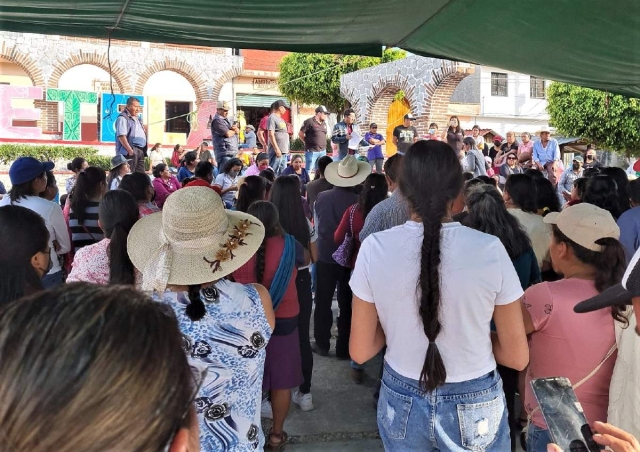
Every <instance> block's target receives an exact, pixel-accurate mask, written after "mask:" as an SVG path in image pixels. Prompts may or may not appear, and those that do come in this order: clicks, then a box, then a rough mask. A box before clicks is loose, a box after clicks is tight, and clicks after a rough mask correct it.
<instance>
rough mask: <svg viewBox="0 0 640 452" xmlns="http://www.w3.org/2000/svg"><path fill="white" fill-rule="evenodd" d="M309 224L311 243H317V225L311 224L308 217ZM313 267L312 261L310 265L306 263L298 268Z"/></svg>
mask: <svg viewBox="0 0 640 452" xmlns="http://www.w3.org/2000/svg"><path fill="white" fill-rule="evenodd" d="M307 225H308V226H309V243H315V242H317V241H318V231H317V230H316V228H315V226H313V224H311V222H310V221H309V219H308V218H307ZM308 268H311V263H309V265H305V266H304V267H298V270H305V269H308Z"/></svg>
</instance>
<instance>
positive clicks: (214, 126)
mask: <svg viewBox="0 0 640 452" xmlns="http://www.w3.org/2000/svg"><path fill="white" fill-rule="evenodd" d="M229 110H231V104H230V103H229V102H223V101H218V111H217V113H216V115H215V116H214V117H213V120H212V121H211V137H212V138H213V150H214V152H215V156H216V160H217V161H218V168H219V169H220V171H223V170H224V164H225V163H226V161H227V160H230V159H232V158H233V157H235V156H236V154H237V153H238V133H239V129H238V126H237V125H236V124H233V123H231V120H230V119H229Z"/></svg>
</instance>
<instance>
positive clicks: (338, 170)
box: [324, 155, 371, 187]
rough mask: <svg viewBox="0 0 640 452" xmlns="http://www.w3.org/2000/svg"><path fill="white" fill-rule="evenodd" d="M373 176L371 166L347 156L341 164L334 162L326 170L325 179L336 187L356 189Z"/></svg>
mask: <svg viewBox="0 0 640 452" xmlns="http://www.w3.org/2000/svg"><path fill="white" fill-rule="evenodd" d="M369 174H371V165H369V163H368V162H360V161H358V159H356V158H355V157H354V156H353V155H347V156H346V157H345V158H343V159H342V160H340V161H339V162H332V163H329V165H328V166H327V167H326V168H325V170H324V178H325V179H327V181H329V182H330V183H332V184H333V185H335V186H336V187H354V186H356V185H358V184H361V183H362V182H363V181H364V180H365V179H366V178H367V176H368V175H369Z"/></svg>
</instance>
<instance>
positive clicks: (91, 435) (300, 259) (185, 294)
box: [0, 102, 640, 452]
mask: <svg viewBox="0 0 640 452" xmlns="http://www.w3.org/2000/svg"><path fill="white" fill-rule="evenodd" d="M218 107H219V108H218V113H217V114H216V117H215V118H213V119H212V129H213V130H214V131H215V133H216V134H214V137H213V141H214V154H215V155H214V154H212V153H211V152H210V151H209V150H208V149H207V147H206V146H201V147H199V149H198V150H196V151H187V152H184V151H183V150H182V148H181V147H180V146H176V149H175V150H174V157H175V159H174V158H172V159H171V161H170V162H169V163H167V162H166V161H165V160H164V159H162V158H157V155H154V156H153V158H151V157H150V162H151V163H150V164H149V166H148V167H147V168H146V169H145V168H144V167H145V165H144V158H143V156H144V153H143V149H142V146H144V145H143V144H142V137H136V133H139V131H137V125H136V124H135V121H136V119H135V118H136V116H135V112H134V111H133V110H132V111H131V112H128V113H125V114H124V116H123V121H124V124H121V125H120V126H119V127H120V129H117V130H120V132H119V133H123V132H124V134H123V135H119V138H123V139H122V140H120V139H119V141H118V143H119V146H118V149H119V152H118V153H117V155H116V156H115V157H114V158H113V162H112V168H111V170H110V171H109V172H108V173H109V174H108V175H107V174H106V173H105V171H103V170H101V169H99V168H96V167H92V166H88V165H87V162H86V161H85V160H83V159H74V160H73V161H72V162H71V163H70V164H69V169H70V170H71V171H72V172H73V174H72V176H71V177H69V179H68V180H67V183H66V186H67V188H68V195H67V196H66V197H65V199H61V200H60V204H58V203H56V202H54V201H52V199H54V197H55V193H54V192H55V190H54V189H52V188H51V187H52V183H51V182H50V181H51V180H52V179H53V175H52V173H51V171H52V170H53V163H51V162H41V161H38V160H36V159H33V158H30V157H21V158H18V159H17V160H16V161H15V162H13V164H12V165H11V168H10V171H9V176H10V179H11V183H12V186H11V189H10V190H9V193H8V195H7V196H6V197H4V198H3V199H2V200H0V249H1V250H2V252H1V253H0V361H2V364H3V365H2V367H0V432H1V433H2V434H0V450H11V451H18V452H19V451H25V452H26V451H29V452H31V451H35V452H39V451H42V452H45V451H49V450H60V451H71V450H141V451H142V450H145V451H146V450H149V451H152V450H153V451H158V450H170V451H176V452H177V451H180V452H184V451H188V452H193V451H197V450H203V451H249V450H262V449H263V448H265V447H267V448H269V449H270V450H276V451H278V450H282V449H283V447H284V446H285V445H286V444H287V443H288V442H289V436H288V434H287V432H286V428H285V427H286V420H287V416H288V413H289V411H290V407H291V405H292V404H293V405H296V406H297V407H298V408H299V409H300V410H302V411H303V412H306V411H311V410H313V409H314V408H315V406H314V400H313V395H312V390H313V379H314V372H313V366H314V354H315V355H318V356H322V357H331V358H333V357H335V358H336V359H338V360H346V361H348V362H349V363H350V370H349V372H350V378H351V379H352V380H353V382H354V384H362V383H363V380H364V376H365V375H364V373H365V370H364V364H365V363H366V362H367V361H370V360H372V359H373V358H374V357H376V356H378V355H381V356H382V357H383V359H382V364H381V367H380V369H379V375H378V372H376V375H374V376H373V377H374V378H377V377H379V378H378V379H379V383H378V387H377V389H376V391H375V394H373V396H374V398H375V399H376V400H377V422H378V428H379V432H380V436H381V438H382V441H383V443H384V447H385V450H388V451H408V450H434V451H435V450H485V451H497V452H503V451H508V450H516V447H517V443H518V442H522V444H523V447H525V449H526V450H527V451H528V452H538V451H546V450H551V449H548V448H553V447H554V446H553V445H552V444H551V443H552V442H553V439H552V437H551V434H550V431H549V428H548V426H547V425H546V423H545V419H544V417H543V416H542V414H541V412H540V409H539V407H538V404H537V400H536V398H535V396H534V394H533V392H532V390H531V381H532V380H533V379H536V378H542V377H552V376H563V377H567V378H569V380H570V381H571V383H572V384H573V386H574V389H575V392H576V394H577V397H578V399H579V400H580V402H581V404H582V407H583V408H584V412H585V415H586V418H587V419H588V421H589V423H590V424H591V427H592V429H593V430H594V432H595V433H596V435H595V436H594V439H595V441H596V442H597V443H598V444H600V445H603V446H609V447H610V448H611V449H612V450H614V451H640V445H639V444H638V442H637V440H636V439H635V437H637V436H638V435H640V429H639V427H638V426H639V425H640V416H639V414H638V407H639V406H640V389H639V388H640V360H639V359H638V353H639V352H640V340H638V338H637V337H636V332H638V333H639V334H640V329H639V328H638V326H637V325H638V323H637V320H636V317H635V316H634V312H635V314H636V315H637V313H638V309H640V301H639V300H640V286H638V282H637V281H640V264H639V261H640V251H639V250H638V249H639V248H640V207H638V206H640V181H631V182H629V180H628V179H627V176H626V174H625V173H624V171H622V170H621V169H619V168H603V167H601V166H600V165H599V164H597V159H595V157H594V156H595V152H593V153H591V151H592V150H591V149H590V150H588V151H587V153H586V154H585V156H584V157H583V156H581V155H575V156H574V159H573V164H572V166H571V168H567V169H563V168H562V166H561V159H560V154H559V152H560V151H559V147H558V146H557V142H556V141H555V140H554V139H553V138H550V136H549V135H548V131H544V130H543V131H542V134H541V140H540V141H536V142H535V143H532V140H531V137H530V136H529V135H528V134H523V135H522V136H521V139H522V142H521V143H518V141H517V140H516V136H515V134H512V133H510V134H507V140H506V142H505V143H502V140H501V137H497V138H499V139H496V140H495V141H494V143H493V148H490V147H489V145H490V143H486V142H484V139H483V138H482V137H481V136H480V134H479V133H477V131H478V130H479V129H478V128H477V127H476V128H474V129H473V133H472V135H471V136H469V137H460V134H461V133H460V132H461V129H460V124H459V121H458V120H457V118H452V119H451V122H450V124H449V127H448V128H447V129H446V130H444V131H443V132H442V134H439V132H438V130H437V126H434V125H432V126H430V131H429V136H428V137H419V136H418V133H417V130H416V129H415V127H414V126H412V121H413V119H414V118H413V116H411V114H408V115H407V116H405V118H404V123H403V125H402V126H399V127H400V128H399V129H398V128H397V129H398V130H397V134H396V131H394V140H393V141H394V144H396V145H397V147H398V153H397V154H395V155H394V156H392V157H390V158H388V159H384V155H383V154H381V152H379V149H375V148H376V147H379V146H382V145H384V144H385V140H384V137H382V136H381V135H379V134H377V127H376V126H375V124H371V127H370V128H369V132H368V133H367V134H365V135H362V136H363V143H364V144H366V145H367V146H370V147H369V152H372V154H370V155H371V157H370V158H369V161H362V160H361V159H359V158H358V155H357V151H356V150H354V149H350V146H352V145H353V143H352V140H351V138H352V137H351V135H352V134H358V135H360V131H359V129H358V127H357V124H356V122H355V114H354V112H353V111H351V110H347V111H345V112H344V120H343V121H341V122H339V123H338V124H337V125H336V126H335V127H334V130H333V134H332V137H331V140H332V141H333V142H334V143H335V144H336V145H337V147H338V156H337V157H338V158H335V159H332V158H331V157H329V156H327V155H325V154H326V149H325V148H326V134H327V128H326V123H325V121H326V114H327V111H326V109H325V108H324V107H322V106H320V107H318V109H317V110H316V115H315V116H314V117H312V118H310V119H309V120H307V121H305V123H304V125H303V126H302V129H301V130H300V135H299V136H300V137H301V138H302V139H304V141H305V147H306V154H305V157H306V162H305V164H303V159H302V156H295V157H294V158H292V159H291V160H290V162H289V163H290V164H289V165H288V164H287V163H288V161H287V160H286V159H284V158H283V156H285V154H287V153H288V151H289V148H288V141H287V142H286V143H285V140H284V136H283V135H282V130H281V128H282V124H281V122H282V118H281V114H282V108H283V107H284V106H283V105H281V104H278V103H276V104H274V106H273V108H272V111H273V113H272V117H270V118H269V120H268V121H266V123H267V124H266V130H267V139H268V143H269V144H268V146H267V152H266V153H256V155H255V158H254V159H253V160H252V161H250V162H249V164H248V165H247V164H246V162H243V161H242V160H241V159H240V158H239V157H238V154H237V153H233V150H234V149H235V148H234V146H235V147H236V148H237V146H238V144H237V132H238V128H237V126H236V125H234V124H233V123H231V122H230V120H228V117H227V114H228V105H225V103H220V104H219V105H218ZM131 108H132V109H133V108H137V107H136V106H135V102H134V103H133V104H132V105H131ZM285 129H286V127H285ZM431 129H432V130H431ZM285 132H286V130H285ZM259 136H260V135H259ZM134 138H135V140H134ZM262 138H264V137H262ZM525 138H527V139H526V140H525ZM288 139H289V138H287V140H288ZM129 140H131V141H129ZM323 140H324V141H323ZM358 145H360V143H358ZM371 148H374V150H373V151H371ZM129 151H131V153H132V154H133V156H134V157H135V158H134V159H133V160H132V159H129V160H132V163H131V164H129V163H128V159H127V158H126V157H130V156H131V155H130V153H129ZM152 153H158V148H156V149H154V150H152ZM176 160H177V162H178V163H179V164H180V167H179V168H176V167H175V165H174V164H175V161H176ZM594 160H595V161H594ZM587 165H589V166H587ZM216 166H217V167H218V169H219V171H218V172H216V171H215V170H214V168H216ZM172 167H173V168H174V170H175V169H178V171H177V175H175V172H174V171H172ZM140 168H142V171H140ZM496 168H497V171H495V169H496ZM136 169H138V170H137V171H135V170H136ZM131 170H134V171H133V172H131ZM149 172H151V174H152V175H153V180H151V178H150V176H149V174H148V173H149ZM53 180H54V179H53ZM54 182H55V180H54ZM53 186H55V183H54V184H53ZM625 272H626V273H625ZM390 282H392V284H390ZM334 296H336V298H337V303H338V310H339V314H338V316H337V319H334V314H333V311H332V301H333V299H334ZM585 300H586V301H585ZM632 301H633V303H634V304H635V311H634V309H633V308H631V307H630V306H629V305H631V304H632ZM587 311H588V312H589V313H585V312H587ZM334 321H335V322H336V323H337V338H336V341H335V350H334V351H332V350H331V348H332V344H333V342H332V340H331V339H332V327H333V324H334ZM311 322H313V336H314V337H313V339H312V338H311V337H310V331H311ZM98 386H100V387H99V388H98ZM327 409H328V408H327ZM344 409H348V407H346V408H344ZM372 415H373V414H372ZM261 417H262V418H270V419H272V421H273V422H272V427H271V429H270V430H269V431H267V432H263V431H262V426H261ZM607 422H610V423H611V424H613V425H611V424H608V423H607ZM614 425H615V427H614ZM27 427H29V431H28V434H27ZM634 436H635V437H634ZM554 450H557V449H554Z"/></svg>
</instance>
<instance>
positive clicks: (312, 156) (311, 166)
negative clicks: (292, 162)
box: [304, 150, 327, 171]
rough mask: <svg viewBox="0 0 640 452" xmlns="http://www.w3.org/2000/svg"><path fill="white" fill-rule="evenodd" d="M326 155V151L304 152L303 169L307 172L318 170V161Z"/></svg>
mask: <svg viewBox="0 0 640 452" xmlns="http://www.w3.org/2000/svg"><path fill="white" fill-rule="evenodd" d="M325 155H327V151H326V150H324V151H305V152H304V161H305V162H304V167H305V169H306V170H307V171H315V170H317V169H318V159H319V158H320V157H324V156H325Z"/></svg>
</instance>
